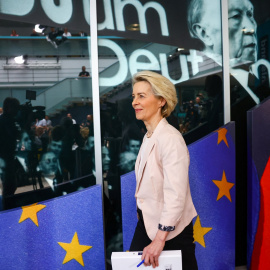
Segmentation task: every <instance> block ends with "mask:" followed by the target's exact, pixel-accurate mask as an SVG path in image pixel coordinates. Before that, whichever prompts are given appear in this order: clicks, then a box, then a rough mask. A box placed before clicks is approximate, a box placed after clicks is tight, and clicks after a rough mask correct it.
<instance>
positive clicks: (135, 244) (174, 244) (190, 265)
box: [129, 209, 198, 270]
mask: <svg viewBox="0 0 270 270" xmlns="http://www.w3.org/2000/svg"><path fill="white" fill-rule="evenodd" d="M137 212H138V216H139V220H138V223H137V226H136V229H135V233H134V236H133V239H132V242H131V245H130V249H129V251H142V250H143V249H144V248H145V247H146V246H148V245H149V244H151V242H152V240H151V239H150V238H149V237H148V235H147V233H146V230H145V226H144V221H143V216H142V211H141V210H140V209H138V210H137ZM193 241H194V239H193V225H192V222H191V223H190V224H189V225H188V226H187V227H186V228H185V229H184V230H183V231H182V232H181V233H180V234H179V235H177V236H176V237H174V238H173V239H171V240H168V241H166V242H165V246H164V249H163V250H181V251H182V269H183V270H197V269H198V266H197V260H196V257H195V244H194V243H193Z"/></svg>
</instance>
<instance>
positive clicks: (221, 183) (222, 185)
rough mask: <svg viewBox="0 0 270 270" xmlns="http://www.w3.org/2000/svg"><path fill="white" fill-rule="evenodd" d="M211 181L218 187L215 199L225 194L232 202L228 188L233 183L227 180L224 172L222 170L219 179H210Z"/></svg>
mask: <svg viewBox="0 0 270 270" xmlns="http://www.w3.org/2000/svg"><path fill="white" fill-rule="evenodd" d="M212 181H213V182H214V184H215V185H216V186H217V187H218V188H219V192H218V196H217V201H218V200H219V199H220V198H222V197H223V196H226V197H227V198H228V199H229V201H230V202H232V199H231V194H230V189H231V188H232V187H233V186H234V184H233V183H230V182H228V181H227V178H226V174H225V172H224V171H223V175H222V179H221V180H212Z"/></svg>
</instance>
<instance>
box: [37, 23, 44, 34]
mask: <svg viewBox="0 0 270 270" xmlns="http://www.w3.org/2000/svg"><path fill="white" fill-rule="evenodd" d="M44 29H45V28H41V27H40V24H36V25H35V31H36V32H37V33H42V32H43V30H44Z"/></svg>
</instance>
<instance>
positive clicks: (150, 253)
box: [141, 230, 168, 268]
mask: <svg viewBox="0 0 270 270" xmlns="http://www.w3.org/2000/svg"><path fill="white" fill-rule="evenodd" d="M167 235H168V232H163V231H160V230H159V231H158V233H157V235H156V237H155V238H154V240H153V241H152V243H151V244H150V245H148V246H146V247H145V248H144V249H143V255H142V258H141V259H142V260H144V265H145V266H150V265H152V266H153V268H155V267H158V266H159V264H158V258H159V255H160V253H161V251H162V250H163V248H164V246H165V240H166V237H167Z"/></svg>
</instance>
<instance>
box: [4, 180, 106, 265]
mask: <svg viewBox="0 0 270 270" xmlns="http://www.w3.org/2000/svg"><path fill="white" fill-rule="evenodd" d="M101 196H102V193H101V187H100V186H98V185H97V186H94V187H91V188H87V189H84V190H82V191H78V192H75V193H72V194H69V195H66V196H63V197H59V198H55V199H52V200H49V201H44V202H39V203H35V204H32V205H28V206H24V207H21V208H16V209H14V210H10V211H4V212H1V213H0V230H1V233H0V250H1V252H0V269H8V270H11V269H16V270H18V269H20V270H24V269H25V270H29V269H38V270H43V269H44V270H45V269H46V270H48V269H70V270H75V269H93V270H96V269H101V270H103V269H105V256H104V241H103V219H102V197H101Z"/></svg>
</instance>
